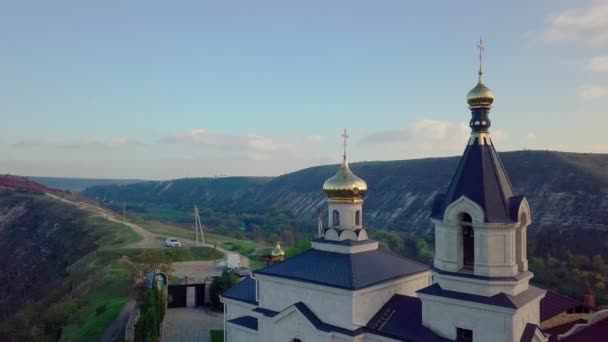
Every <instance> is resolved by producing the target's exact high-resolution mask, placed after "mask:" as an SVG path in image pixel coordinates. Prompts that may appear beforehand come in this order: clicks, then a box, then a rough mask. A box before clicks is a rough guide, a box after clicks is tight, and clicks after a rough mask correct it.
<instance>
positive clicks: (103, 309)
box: [95, 304, 107, 316]
mask: <svg viewBox="0 0 608 342" xmlns="http://www.w3.org/2000/svg"><path fill="white" fill-rule="evenodd" d="M106 309H107V307H106V305H105V304H103V305H100V306H98V307H97V308H95V315H97V316H99V315H101V314H102V313H104V312H106Z"/></svg>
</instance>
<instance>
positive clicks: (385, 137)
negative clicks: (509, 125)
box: [361, 119, 504, 157]
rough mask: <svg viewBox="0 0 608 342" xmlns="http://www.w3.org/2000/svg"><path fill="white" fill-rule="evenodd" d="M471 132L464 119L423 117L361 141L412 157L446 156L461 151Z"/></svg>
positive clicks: (370, 135) (375, 133)
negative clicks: (458, 120) (448, 119)
mask: <svg viewBox="0 0 608 342" xmlns="http://www.w3.org/2000/svg"><path fill="white" fill-rule="evenodd" d="M469 133H470V128H469V127H468V126H467V125H466V124H465V123H464V122H460V123H455V122H450V121H446V120H427V119H422V120H416V121H414V122H412V123H411V124H409V125H408V126H406V127H405V128H403V129H395V130H384V131H378V132H373V133H371V134H369V135H367V136H365V137H363V139H361V143H362V144H364V145H370V146H377V145H380V146H386V147H389V148H392V149H397V150H401V151H405V152H407V153H408V154H411V157H420V156H431V155H432V156H444V155H446V154H457V153H461V152H462V149H463V148H464V146H465V144H466V141H467V139H468V137H469ZM500 134H501V133H499V135H500ZM503 136H504V134H503ZM404 157H405V156H404ZM408 157H410V156H408Z"/></svg>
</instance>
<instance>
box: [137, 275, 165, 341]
mask: <svg viewBox="0 0 608 342" xmlns="http://www.w3.org/2000/svg"><path fill="white" fill-rule="evenodd" d="M164 316H165V298H164V296H163V295H162V293H161V292H160V290H159V289H158V287H156V286H152V288H151V289H148V290H146V292H145V294H144V302H143V304H142V305H141V315H140V317H139V320H138V321H137V324H136V326H135V341H137V342H140V341H141V342H157V341H159V338H160V323H161V322H162V321H163V318H164Z"/></svg>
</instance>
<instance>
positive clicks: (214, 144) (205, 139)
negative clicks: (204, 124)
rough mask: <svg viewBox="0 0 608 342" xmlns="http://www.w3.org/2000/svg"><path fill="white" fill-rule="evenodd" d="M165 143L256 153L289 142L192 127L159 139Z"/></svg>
mask: <svg viewBox="0 0 608 342" xmlns="http://www.w3.org/2000/svg"><path fill="white" fill-rule="evenodd" d="M160 142H161V143H166V144H184V145H192V146H196V147H207V148H211V149H216V150H230V151H236V152H239V151H244V152H247V151H250V152H258V153H269V152H274V151H278V150H283V149H286V148H288V147H289V144H285V143H281V142H277V141H275V140H273V139H270V138H267V137H264V136H261V135H256V134H242V135H237V134H227V133H221V132H212V131H209V130H207V129H193V130H191V131H189V132H182V133H176V134H171V135H168V136H166V137H164V138H162V139H161V140H160Z"/></svg>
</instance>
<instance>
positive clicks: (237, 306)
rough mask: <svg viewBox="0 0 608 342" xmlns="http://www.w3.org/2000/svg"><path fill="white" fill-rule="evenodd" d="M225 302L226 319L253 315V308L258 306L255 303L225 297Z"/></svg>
mask: <svg viewBox="0 0 608 342" xmlns="http://www.w3.org/2000/svg"><path fill="white" fill-rule="evenodd" d="M224 303H226V312H225V317H226V320H231V319H233V318H238V317H243V316H251V310H253V309H255V308H256V306H255V305H251V304H247V303H243V302H239V301H238V300H233V299H228V298H224Z"/></svg>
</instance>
